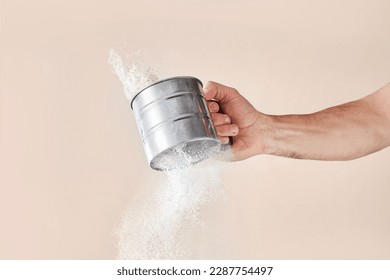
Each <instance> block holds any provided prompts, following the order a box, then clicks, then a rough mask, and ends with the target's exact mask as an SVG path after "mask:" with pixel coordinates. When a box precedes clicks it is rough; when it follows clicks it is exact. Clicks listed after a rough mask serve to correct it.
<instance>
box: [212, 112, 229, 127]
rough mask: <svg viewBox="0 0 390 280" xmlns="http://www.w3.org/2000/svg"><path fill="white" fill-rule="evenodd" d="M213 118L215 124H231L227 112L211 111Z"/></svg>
mask: <svg viewBox="0 0 390 280" xmlns="http://www.w3.org/2000/svg"><path fill="white" fill-rule="evenodd" d="M211 118H212V119H213V123H214V126H220V125H224V124H230V118H229V116H228V115H225V114H220V113H211Z"/></svg>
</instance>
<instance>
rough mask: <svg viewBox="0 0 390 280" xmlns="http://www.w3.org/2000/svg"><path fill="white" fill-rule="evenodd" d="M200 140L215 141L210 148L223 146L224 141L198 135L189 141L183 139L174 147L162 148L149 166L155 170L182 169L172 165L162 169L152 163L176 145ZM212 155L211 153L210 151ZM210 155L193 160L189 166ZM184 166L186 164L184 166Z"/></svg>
mask: <svg viewBox="0 0 390 280" xmlns="http://www.w3.org/2000/svg"><path fill="white" fill-rule="evenodd" d="M198 141H207V142H209V143H213V142H214V145H213V146H210V147H209V148H208V149H211V148H215V147H218V146H222V143H221V141H220V140H219V139H218V138H212V137H197V138H194V139H191V140H189V141H188V140H187V141H182V142H180V143H177V144H176V145H175V146H173V147H168V148H166V149H164V150H162V151H161V152H159V153H158V154H157V155H155V156H154V157H153V158H152V160H151V161H150V162H149V166H150V168H152V169H154V170H157V171H169V170H174V169H180V167H172V168H165V169H162V168H157V167H156V166H155V165H154V166H152V163H153V162H154V160H155V159H156V158H158V157H159V156H161V155H162V154H164V153H165V152H167V151H169V150H171V149H174V148H175V147H177V146H179V145H182V144H185V143H191V142H198ZM212 153H216V151H215V152H212ZM210 155H211V153H210ZM207 158H208V157H207V156H206V157H202V158H201V159H200V160H198V161H196V162H191V163H190V164H189V165H188V166H190V165H194V164H196V163H199V162H201V161H203V160H206V159H207ZM183 167H184V166H183Z"/></svg>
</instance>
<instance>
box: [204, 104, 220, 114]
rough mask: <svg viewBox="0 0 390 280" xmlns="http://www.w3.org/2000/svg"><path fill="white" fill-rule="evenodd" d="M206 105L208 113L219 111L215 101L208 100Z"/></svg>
mask: <svg viewBox="0 0 390 280" xmlns="http://www.w3.org/2000/svg"><path fill="white" fill-rule="evenodd" d="M207 106H208V107H209V111H210V113H216V112H218V111H219V105H218V103H217V102H214V101H208V102H207Z"/></svg>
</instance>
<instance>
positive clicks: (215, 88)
mask: <svg viewBox="0 0 390 280" xmlns="http://www.w3.org/2000/svg"><path fill="white" fill-rule="evenodd" d="M203 91H204V96H205V98H206V100H213V99H215V100H217V101H219V102H220V103H226V102H229V100H231V99H232V98H234V97H236V96H237V95H239V93H238V91H237V90H235V89H234V88H231V87H227V86H224V85H221V84H218V83H216V82H207V83H206V85H205V86H204V88H203Z"/></svg>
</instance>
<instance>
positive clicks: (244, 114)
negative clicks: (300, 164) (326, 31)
mask: <svg viewBox="0 0 390 280" xmlns="http://www.w3.org/2000/svg"><path fill="white" fill-rule="evenodd" d="M204 94H205V98H206V100H208V106H209V109H210V112H211V117H212V119H213V122H214V125H215V127H216V130H217V133H218V136H219V138H220V140H221V142H222V143H224V144H226V143H228V142H229V136H230V137H233V145H232V147H231V152H232V160H244V159H246V158H249V157H252V156H255V155H260V154H271V155H277V156H284V157H291V158H300V159H315V160H351V159H355V158H359V157H362V156H365V155H368V154H371V153H374V152H376V151H379V150H381V149H383V148H385V147H387V146H389V145H390V83H389V84H387V85H386V86H384V87H383V88H381V89H379V90H377V91H376V92H374V93H372V94H370V95H368V96H366V97H364V98H361V99H359V100H355V101H352V102H348V103H345V104H341V105H338V106H335V107H331V108H327V109H325V110H322V111H319V112H316V113H312V114H304V115H281V116H276V115H267V114H264V113H262V112H259V111H258V110H256V109H255V108H254V107H253V106H252V105H251V104H250V103H249V102H248V100H246V99H245V98H244V97H243V96H242V95H241V94H240V93H239V92H238V91H237V90H236V89H234V88H231V87H227V86H224V85H221V84H218V83H215V82H208V83H207V84H206V85H205V87H204ZM220 110H222V111H223V113H219V111H220Z"/></svg>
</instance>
